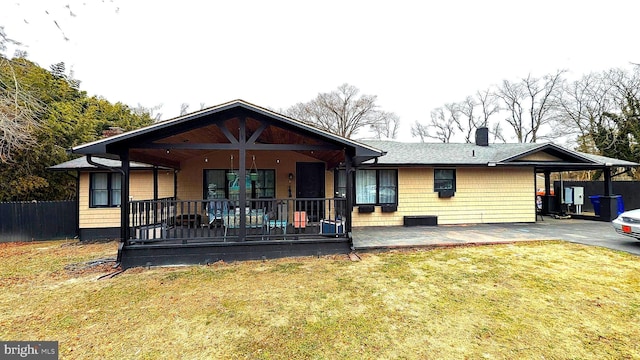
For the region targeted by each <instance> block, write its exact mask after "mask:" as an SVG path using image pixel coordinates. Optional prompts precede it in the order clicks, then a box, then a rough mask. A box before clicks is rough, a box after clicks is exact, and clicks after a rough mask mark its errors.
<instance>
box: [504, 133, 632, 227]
mask: <svg viewBox="0 0 640 360" xmlns="http://www.w3.org/2000/svg"><path fill="white" fill-rule="evenodd" d="M540 153H544V154H546V156H545V157H540V156H535V155H534V154H540ZM501 164H503V165H506V164H508V165H510V166H513V165H521V166H533V167H534V168H535V172H536V174H540V173H541V174H544V179H545V189H544V190H545V195H544V196H543V199H542V214H543V215H551V214H554V213H557V212H559V211H560V209H558V208H557V206H556V202H557V198H556V197H555V196H553V195H551V174H552V173H562V172H566V171H593V170H595V171H601V172H602V176H603V178H604V188H603V189H602V195H601V196H600V215H599V216H598V217H597V220H602V221H611V220H613V219H615V218H616V217H617V214H618V204H617V196H615V195H614V194H613V186H612V180H613V178H614V177H616V176H619V175H622V174H624V173H627V172H629V171H630V170H631V169H632V168H634V167H637V166H640V164H637V163H634V162H631V161H626V160H620V159H614V158H609V157H605V156H599V155H591V154H586V153H579V152H575V151H571V150H567V149H565V148H562V147H559V146H557V145H554V144H546V145H543V146H542V147H540V148H536V149H535V150H532V151H531V152H530V153H525V154H521V155H519V156H518V157H517V158H512V159H507V160H505V161H503V162H501ZM557 195H558V196H561V195H562V194H557Z"/></svg>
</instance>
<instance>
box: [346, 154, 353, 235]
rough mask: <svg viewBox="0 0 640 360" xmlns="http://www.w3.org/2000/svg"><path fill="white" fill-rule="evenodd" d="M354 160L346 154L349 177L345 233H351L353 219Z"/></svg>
mask: <svg viewBox="0 0 640 360" xmlns="http://www.w3.org/2000/svg"><path fill="white" fill-rule="evenodd" d="M352 164H353V161H352V158H351V154H350V153H349V152H345V156H344V169H345V173H346V175H347V194H346V197H347V199H346V202H347V203H346V211H345V217H346V219H345V222H346V224H345V225H346V227H345V231H346V232H347V233H351V222H352V218H353V195H354V194H353V173H352V167H351V166H352Z"/></svg>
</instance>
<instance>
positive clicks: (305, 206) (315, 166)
mask: <svg viewBox="0 0 640 360" xmlns="http://www.w3.org/2000/svg"><path fill="white" fill-rule="evenodd" d="M296 198H297V199H315V200H308V201H298V202H297V204H296V208H297V210H298V211H306V213H307V217H308V218H309V221H312V222H317V221H320V219H322V218H323V213H324V206H323V204H324V201H323V200H322V199H324V163H319V162H299V163H296Z"/></svg>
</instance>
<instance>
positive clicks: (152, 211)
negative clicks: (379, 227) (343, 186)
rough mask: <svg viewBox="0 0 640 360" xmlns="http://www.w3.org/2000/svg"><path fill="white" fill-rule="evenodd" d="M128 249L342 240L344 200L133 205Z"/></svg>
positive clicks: (168, 200)
mask: <svg viewBox="0 0 640 360" xmlns="http://www.w3.org/2000/svg"><path fill="white" fill-rule="evenodd" d="M129 206H130V223H129V226H130V231H129V233H130V237H129V239H127V244H155V243H167V244H189V243H196V242H197V243H202V242H216V243H217V242H238V241H267V240H300V239H309V238H314V237H315V238H319V237H321V236H329V237H346V236H347V229H346V222H345V215H346V200H345V199H343V198H313V199H290V198H287V199H249V200H247V201H246V204H245V206H240V203H239V201H237V200H235V201H234V200H227V199H211V200H175V199H173V198H165V199H159V200H136V201H131V202H130V203H129Z"/></svg>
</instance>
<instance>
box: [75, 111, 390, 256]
mask: <svg viewBox="0 0 640 360" xmlns="http://www.w3.org/2000/svg"><path fill="white" fill-rule="evenodd" d="M72 152H74V153H77V154H84V155H86V156H87V159H88V161H89V162H90V163H92V164H94V165H96V166H99V167H101V168H102V169H105V170H108V171H112V172H119V173H120V174H121V175H122V179H123V180H122V189H121V193H120V196H121V204H122V206H121V227H120V231H121V234H120V235H121V236H120V237H121V245H120V248H119V253H118V260H119V262H120V263H121V264H122V266H123V267H125V268H127V267H132V266H157V265H175V264H198V263H211V262H215V261H219V260H224V261H232V260H247V259H264V258H275V257H282V256H298V255H321V254H332V253H340V252H342V253H346V252H349V251H350V250H351V248H352V239H351V213H352V209H353V204H352V201H351V199H352V198H353V197H352V196H351V194H352V192H353V186H352V184H353V181H352V180H351V179H349V180H348V181H347V184H348V185H347V187H346V189H345V191H346V193H343V194H339V195H338V196H336V194H335V191H334V183H333V169H335V168H336V167H338V166H341V167H343V168H345V169H347V174H348V177H349V178H351V176H352V173H353V171H352V170H353V169H354V168H355V167H357V166H359V165H360V164H361V163H362V162H364V161H367V160H371V159H375V158H376V157H378V156H381V155H383V153H382V152H381V151H380V150H377V149H375V148H372V147H369V146H366V145H363V144H359V143H357V142H354V141H351V140H349V139H345V138H342V137H339V136H336V135H333V134H331V133H328V132H325V131H321V130H318V129H316V128H314V127H310V126H308V125H305V124H303V123H301V122H298V121H296V120H293V119H290V118H287V117H285V116H283V115H280V114H277V113H275V112H273V111H270V110H268V109H264V108H260V107H257V106H255V105H252V104H249V103H246V102H244V101H241V100H237V101H233V102H230V103H226V104H222V105H219V106H216V107H212V108H208V109H205V110H202V111H199V112H196V113H193V114H189V115H185V116H182V117H179V118H176V119H173V120H169V121H165V122H162V123H158V124H154V125H151V126H148V127H146V128H142V129H138V130H134V131H131V132H128V133H124V134H121V135H116V136H113V137H110V138H105V139H103V140H100V141H96V142H93V143H89V144H86V145H81V146H78V147H75V148H73V149H72ZM92 156H95V157H103V158H113V159H118V160H120V161H121V162H122V166H121V167H119V168H105V167H104V166H103V165H100V164H98V163H95V162H94V161H92V159H91V157H92ZM131 161H137V162H143V163H147V164H151V165H154V166H156V167H162V168H163V169H166V168H170V169H173V171H174V177H175V179H176V181H175V185H174V196H173V197H169V198H158V197H157V196H154V197H153V199H151V200H139V199H134V198H133V197H131V196H130V186H136V185H135V184H131V183H130V181H129V179H130V165H129V164H130V162H131ZM157 171H158V170H154V177H157V175H155V173H156V172H157ZM162 171H164V170H162ZM154 186H155V185H154ZM155 193H157V191H156V190H155V189H154V194H155Z"/></svg>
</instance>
